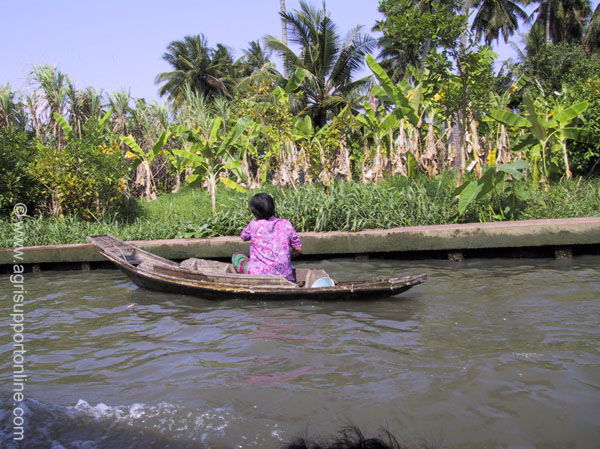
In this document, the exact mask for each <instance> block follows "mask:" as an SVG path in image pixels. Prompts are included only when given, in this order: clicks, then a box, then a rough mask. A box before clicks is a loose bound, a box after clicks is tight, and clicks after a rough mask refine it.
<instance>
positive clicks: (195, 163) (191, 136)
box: [173, 117, 251, 215]
mask: <svg viewBox="0 0 600 449" xmlns="http://www.w3.org/2000/svg"><path fill="white" fill-rule="evenodd" d="M250 123H251V120H250V119H248V118H242V119H240V120H238V121H237V122H236V123H235V125H232V122H223V120H222V119H221V117H216V118H215V119H214V120H213V122H212V126H211V127H210V131H209V132H208V133H207V132H206V131H207V130H208V129H207V130H204V131H203V130H202V129H200V128H196V129H188V128H186V127H183V126H176V127H173V130H174V131H175V132H176V133H177V134H179V135H181V136H182V137H183V138H184V139H187V141H188V142H190V143H191V144H192V145H191V147H190V149H189V150H186V149H174V150H173V154H175V155H176V156H180V157H181V158H182V159H183V160H184V164H185V166H186V167H189V168H191V169H192V174H191V176H189V177H188V183H189V184H190V185H192V186H194V185H199V184H200V183H202V182H203V181H206V183H207V185H208V192H209V194H210V200H211V208H212V212H213V215H214V214H215V213H216V209H217V206H216V191H217V180H219V179H220V180H221V182H222V183H223V184H224V185H225V186H226V187H228V188H230V189H234V190H236V191H239V192H245V191H246V190H245V189H244V187H242V186H241V185H239V184H238V183H237V182H235V181H233V180H232V179H229V178H226V177H223V176H220V175H221V174H223V173H224V172H225V171H227V170H232V171H236V172H237V173H238V175H239V174H240V173H239V169H240V168H241V166H242V164H241V162H240V161H239V160H236V159H235V158H234V156H233V155H232V152H231V150H232V149H233V147H234V146H235V145H236V143H237V142H238V140H239V139H240V137H241V136H242V134H243V132H244V130H245V129H246V127H247V126H248V125H249V124H250ZM226 131H228V132H226Z"/></svg>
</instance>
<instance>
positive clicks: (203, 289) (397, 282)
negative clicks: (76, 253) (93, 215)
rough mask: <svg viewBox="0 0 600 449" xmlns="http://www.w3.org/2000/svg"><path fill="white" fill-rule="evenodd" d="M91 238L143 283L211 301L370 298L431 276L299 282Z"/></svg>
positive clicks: (387, 294)
mask: <svg viewBox="0 0 600 449" xmlns="http://www.w3.org/2000/svg"><path fill="white" fill-rule="evenodd" d="M88 240H89V241H90V242H92V243H93V244H95V245H96V246H97V248H98V250H99V252H100V253H101V254H102V255H103V256H104V257H105V258H106V259H108V260H110V261H111V262H113V263H114V264H115V265H117V266H118V267H119V268H120V269H121V271H123V272H124V273H125V274H126V275H127V277H129V279H131V280H132V281H133V282H134V283H135V284H136V285H137V286H139V287H141V288H145V289H148V290H154V291H160V292H167V293H177V294H184V295H193V296H198V297H201V298H205V299H212V300H225V299H254V300H263V301H268V300H275V301H277V300H290V299H315V300H320V301H322V300H328V301H329V300H334V301H339V300H366V299H371V300H372V299H380V298H386V297H391V296H395V295H398V294H400V293H402V292H405V291H406V290H408V289H410V288H411V287H413V286H414V285H418V284H420V283H422V282H424V281H425V280H426V278H427V276H426V275H418V276H406V277H404V278H393V279H385V280H378V281H356V282H336V283H335V285H333V286H328V287H316V288H314V287H300V286H298V285H296V284H294V283H292V282H289V281H287V280H285V279H283V278H281V277H279V276H255V275H240V274H231V273H226V272H222V273H216V272H206V271H202V270H190V269H185V268H182V267H181V266H180V265H179V264H177V263H175V262H172V261H170V260H167V259H164V258H161V257H159V256H157V255H154V254H152V253H148V252H146V251H143V250H141V249H139V248H137V247H135V246H133V245H131V244H129V243H126V242H122V241H120V240H118V239H116V238H114V237H112V236H108V235H107V236H91V237H88ZM213 263H216V264H218V262H213ZM182 265H183V264H182ZM221 265H226V264H221Z"/></svg>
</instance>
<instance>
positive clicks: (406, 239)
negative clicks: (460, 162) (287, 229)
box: [0, 217, 600, 272]
mask: <svg viewBox="0 0 600 449" xmlns="http://www.w3.org/2000/svg"><path fill="white" fill-rule="evenodd" d="M300 236H301V239H302V242H303V248H304V251H303V254H304V256H303V257H307V258H310V257H319V258H320V257H336V256H337V257H339V256H342V257H347V256H357V255H363V256H368V255H376V256H387V257H398V258H420V259H428V258H450V259H453V260H462V259H463V258H464V257H503V256H508V257H515V256H523V255H525V256H531V257H539V256H549V257H570V256H572V255H573V254H575V255H577V254H600V217H586V218H571V219H553V220H523V221H516V222H515V221H513V222H501V223H467V224H455V225H431V226H413V227H403V228H393V229H374V230H365V231H360V232H343V231H334V232H323V233H319V232H304V233H300ZM133 243H134V244H135V245H138V246H139V247H141V248H143V249H145V250H147V251H150V252H153V253H155V254H158V255H160V256H162V257H165V258H167V259H172V260H183V259H187V258H189V257H200V258H212V259H226V258H228V257H230V255H231V254H233V253H234V252H237V251H248V244H247V243H244V242H242V241H241V240H240V239H239V237H215V238H208V239H194V238H192V239H158V240H150V241H133ZM19 257H20V259H19V260H18V261H17V260H15V252H14V250H13V249H1V250H0V269H1V270H2V271H3V272H7V270H8V269H9V268H10V267H11V266H12V264H13V263H20V264H25V265H27V266H28V269H29V270H33V271H38V270H52V269H81V268H83V269H89V268H92V267H94V266H105V263H104V259H103V258H102V256H100V254H98V252H97V251H96V249H95V248H94V247H93V246H92V245H90V244H71V245H49V246H34V247H25V248H22V249H21V251H20V253H19Z"/></svg>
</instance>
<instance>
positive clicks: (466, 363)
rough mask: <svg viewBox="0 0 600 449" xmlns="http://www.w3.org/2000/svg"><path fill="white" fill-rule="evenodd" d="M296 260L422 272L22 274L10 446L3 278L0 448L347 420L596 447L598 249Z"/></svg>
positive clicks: (219, 439) (256, 441)
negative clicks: (179, 283) (18, 403)
mask: <svg viewBox="0 0 600 449" xmlns="http://www.w3.org/2000/svg"><path fill="white" fill-rule="evenodd" d="M304 265H312V266H314V265H322V266H323V267H324V268H325V269H326V270H328V271H329V272H331V273H332V274H333V275H334V276H336V277H338V278H339V279H353V278H354V279H356V278H366V277H376V276H390V275H392V274H394V273H396V274H397V273H406V274H420V273H427V274H428V275H429V280H428V281H427V282H426V283H425V284H422V285H419V286H416V287H414V288H413V289H411V290H409V291H408V292H406V293H403V294H402V295H399V296H397V297H394V298H391V299H387V300H380V301H373V302H341V301H339V302H318V301H306V300H305V301H300V300H298V301H289V302H285V301H281V302H277V301H275V302H268V303H264V302H253V301H240V300H237V301H234V300H232V301H223V302H214V301H207V300H203V299H199V298H193V297H186V296H181V295H172V294H163V293H154V292H149V291H146V290H142V289H138V288H137V287H136V286H135V285H134V284H132V283H131V282H129V281H128V280H127V279H126V278H125V277H124V275H122V274H121V273H120V272H119V271H116V270H99V271H92V272H62V273H61V272H45V273H39V274H30V275H27V278H26V288H27V291H28V293H27V301H26V304H25V326H26V330H25V334H26V337H27V340H26V342H25V345H26V350H27V353H26V357H25V367H26V373H27V375H28V376H29V379H28V381H27V383H26V385H25V391H24V394H25V396H26V400H25V401H24V403H23V404H22V408H23V410H24V412H25V416H26V419H27V424H26V427H25V436H26V438H25V440H24V441H26V444H24V445H22V446H17V445H15V444H13V441H12V429H13V427H12V412H13V408H14V405H13V402H12V394H13V367H12V353H13V345H12V342H11V340H10V339H11V338H12V330H11V329H10V327H9V326H8V323H9V320H10V316H9V314H10V313H11V309H12V289H13V286H12V284H10V283H9V280H8V278H7V277H6V276H3V277H2V278H0V298H1V299H2V302H1V315H0V316H1V317H2V318H1V319H2V321H1V322H2V323H3V325H2V326H1V328H0V335H1V340H0V342H1V343H2V346H0V352H1V353H2V365H1V370H0V379H1V380H2V384H1V385H2V386H1V387H0V399H1V404H2V406H1V408H0V447H7V448H11V447H15V448H16V447H27V448H46V447H47V448H52V449H60V448H91V449H98V448H111V449H112V448H121V447H122V448H144V449H148V448H169V447H170V448H188V447H189V448H192V447H194V448H278V447H280V446H282V445H283V443H284V442H287V441H289V440H291V439H292V438H294V437H296V436H307V435H308V436H315V435H320V436H332V435H334V434H335V432H336V431H338V430H339V429H341V428H342V427H344V426H347V425H349V424H354V425H357V426H358V427H360V428H361V429H362V430H363V431H365V432H366V433H367V434H369V435H376V434H378V433H379V431H380V430H381V429H382V428H385V429H388V430H389V431H390V432H392V433H393V434H394V435H396V437H398V439H399V440H400V441H401V442H405V443H413V444H422V443H429V444H437V445H439V446H443V447H447V448H452V447H461V448H462V447H464V448H489V447H518V448H597V447H599V444H600V338H599V337H600V313H599V312H600V275H599V271H600V270H599V268H600V259H599V258H598V257H579V258H575V259H573V260H572V261H554V260H548V259H543V260H501V261H500V260H468V261H465V262H464V263H462V264H456V263H452V262H447V261H427V262H420V261H419V262H413V261H410V262H408V261H395V260H369V261H360V262H359V261H354V260H351V259H336V260H328V261H323V262H322V263H317V262H311V263H310V264H299V266H304Z"/></svg>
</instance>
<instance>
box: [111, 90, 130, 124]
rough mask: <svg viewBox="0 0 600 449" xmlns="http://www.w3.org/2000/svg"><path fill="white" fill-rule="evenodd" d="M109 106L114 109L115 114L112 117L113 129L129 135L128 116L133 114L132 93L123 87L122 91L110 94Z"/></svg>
mask: <svg viewBox="0 0 600 449" xmlns="http://www.w3.org/2000/svg"><path fill="white" fill-rule="evenodd" d="M107 97H108V106H110V107H111V108H112V110H113V114H112V116H111V117H110V121H111V129H112V131H113V132H114V133H115V134H117V135H119V134H123V135H125V136H126V135H128V134H129V129H128V124H127V121H128V118H129V117H130V115H131V112H132V109H131V105H130V103H131V93H130V92H129V91H125V90H124V89H121V90H120V91H117V92H113V93H112V94H108V95H107Z"/></svg>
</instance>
